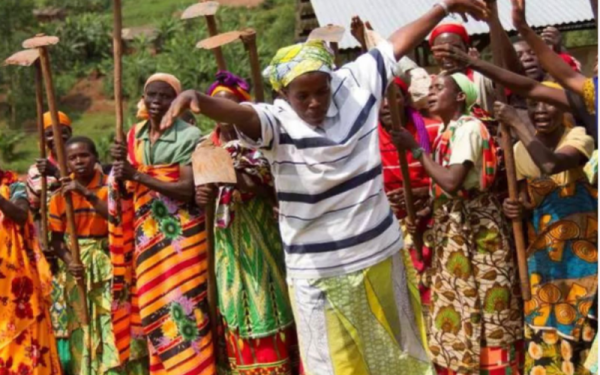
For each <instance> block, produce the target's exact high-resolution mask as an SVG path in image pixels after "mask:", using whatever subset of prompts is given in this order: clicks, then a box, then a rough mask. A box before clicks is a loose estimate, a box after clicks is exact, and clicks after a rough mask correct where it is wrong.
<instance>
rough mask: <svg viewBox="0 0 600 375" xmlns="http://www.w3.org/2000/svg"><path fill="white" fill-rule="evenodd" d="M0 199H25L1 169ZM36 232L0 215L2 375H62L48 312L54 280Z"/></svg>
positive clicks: (29, 225)
mask: <svg viewBox="0 0 600 375" xmlns="http://www.w3.org/2000/svg"><path fill="white" fill-rule="evenodd" d="M0 196H2V197H3V199H6V200H10V201H12V202H16V201H18V200H19V199H27V194H26V192H25V185H24V184H22V183H20V182H18V180H17V175H16V174H15V173H12V172H8V171H2V170H0ZM33 232H34V230H33V222H32V220H31V218H30V219H29V220H28V221H27V223H26V224H25V225H24V226H19V225H17V224H15V223H13V222H12V221H11V220H10V219H9V218H8V217H7V216H5V215H4V213H2V212H1V211H0V302H1V303H2V308H1V309H0V374H9V375H12V374H18V375H22V374H27V375H60V374H61V369H60V362H59V358H58V352H57V349H56V343H55V339H54V334H53V332H52V323H51V320H50V314H49V312H48V307H49V302H50V292H51V278H52V275H51V273H50V267H49V265H48V263H47V262H46V260H45V258H44V256H43V255H42V253H41V251H40V249H39V247H38V246H37V243H36V242H35V241H32V239H34V238H35V237H34V236H33Z"/></svg>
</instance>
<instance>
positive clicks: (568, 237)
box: [496, 83, 598, 374]
mask: <svg viewBox="0 0 600 375" xmlns="http://www.w3.org/2000/svg"><path fill="white" fill-rule="evenodd" d="M545 84H546V85H547V86H550V87H553V88H556V89H561V87H560V86H559V85H557V84H556V83H545ZM496 114H497V116H498V118H499V119H500V120H502V122H503V123H505V124H507V125H509V126H511V127H512V128H513V129H514V131H515V133H516V135H517V137H518V138H519V142H518V143H517V144H516V145H515V162H516V168H517V178H518V179H519V180H520V181H521V198H520V200H521V202H515V201H511V200H508V199H507V200H506V201H505V202H504V208H505V213H506V215H507V216H508V217H509V218H511V219H513V218H520V217H521V211H522V210H521V206H522V205H524V206H525V207H526V209H527V210H526V211H525V212H524V215H525V216H526V217H527V219H528V222H529V233H530V238H529V249H528V251H527V254H528V259H527V266H528V271H529V277H530V282H531V295H532V298H531V300H530V301H527V302H526V303H525V338H526V346H525V347H526V348H527V353H526V356H525V373H526V374H529V373H536V372H535V371H538V372H540V369H543V370H545V372H551V371H553V370H554V369H557V368H558V369H561V371H562V373H564V374H574V373H577V374H588V373H589V372H587V370H584V369H583V364H584V362H585V360H586V358H587V353H588V352H589V350H590V347H591V346H592V341H593V340H594V336H595V332H596V327H595V326H597V323H596V321H595V319H594V320H591V319H590V317H591V316H595V313H596V312H595V307H592V306H593V305H594V303H595V301H596V293H597V290H598V262H597V260H598V235H597V231H598V227H597V221H598V200H597V196H598V193H597V190H596V189H595V188H593V187H592V186H591V185H590V183H589V181H588V180H587V178H586V176H585V174H584V172H583V164H584V163H585V162H586V161H587V160H588V159H589V157H590V155H591V154H592V152H593V151H594V140H593V139H592V138H591V137H590V136H588V135H586V134H585V130H584V129H583V128H581V127H576V128H573V127H572V126H571V125H570V124H567V123H566V122H565V118H564V112H563V111H562V110H560V109H558V108H556V107H554V106H552V105H549V104H545V103H542V102H534V101H530V102H529V115H530V116H529V117H530V119H531V122H532V123H533V127H534V128H535V129H532V127H531V126H528V125H527V124H524V123H523V122H522V120H521V118H520V117H519V116H518V115H517V114H516V112H515V109H514V108H512V107H510V106H506V105H504V104H502V103H497V104H496ZM536 369H537V370H536ZM575 369H576V371H575Z"/></svg>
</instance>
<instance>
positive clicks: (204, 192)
mask: <svg viewBox="0 0 600 375" xmlns="http://www.w3.org/2000/svg"><path fill="white" fill-rule="evenodd" d="M217 192H218V188H217V185H215V184H206V185H200V186H196V195H195V200H196V204H197V205H198V206H200V207H206V206H207V205H208V203H210V202H211V201H214V200H215V198H216V197H217Z"/></svg>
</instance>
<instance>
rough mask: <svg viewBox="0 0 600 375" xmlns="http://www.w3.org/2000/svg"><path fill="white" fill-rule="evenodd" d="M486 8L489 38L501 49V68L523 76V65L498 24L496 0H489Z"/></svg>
mask: <svg viewBox="0 0 600 375" xmlns="http://www.w3.org/2000/svg"><path fill="white" fill-rule="evenodd" d="M488 7H489V8H490V18H489V20H488V25H489V27H490V38H491V43H492V45H500V46H501V47H502V48H501V49H502V60H503V67H504V68H505V69H508V70H510V71H511V72H515V73H518V74H521V75H523V74H524V73H525V72H524V69H523V64H521V60H519V56H518V55H517V51H515V48H514V47H513V45H512V43H511V41H510V38H509V37H508V34H507V33H506V31H504V27H503V26H502V23H500V18H499V16H498V3H497V1H496V0H491V1H489V2H488Z"/></svg>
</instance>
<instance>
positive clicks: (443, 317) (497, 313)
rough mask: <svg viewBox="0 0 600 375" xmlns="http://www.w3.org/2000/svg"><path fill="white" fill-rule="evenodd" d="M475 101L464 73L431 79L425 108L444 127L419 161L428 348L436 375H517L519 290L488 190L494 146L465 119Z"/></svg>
mask: <svg viewBox="0 0 600 375" xmlns="http://www.w3.org/2000/svg"><path fill="white" fill-rule="evenodd" d="M476 100H477V90H476V88H475V85H474V84H473V83H472V82H471V81H470V79H469V78H468V77H466V76H465V75H464V74H460V73H456V74H453V75H452V76H440V77H438V78H437V79H436V80H434V82H433V85H432V87H431V90H430V92H429V109H430V112H431V113H432V114H434V115H437V116H439V117H440V118H441V119H442V121H443V122H444V125H443V126H442V127H441V128H440V133H439V135H438V138H437V140H436V142H435V144H434V150H433V151H432V155H431V156H430V155H427V154H425V153H423V154H422V155H421V156H420V157H419V159H420V161H421V163H422V165H423V167H424V168H425V170H426V171H427V173H428V174H429V175H430V176H431V179H432V183H431V191H430V193H431V195H432V196H433V213H434V225H433V232H434V238H435V241H434V259H433V264H432V267H431V268H432V269H431V275H432V280H431V291H432V294H433V295H434V296H435V298H433V300H432V302H431V311H430V314H431V316H430V321H429V324H428V325H429V327H430V330H431V331H430V332H429V349H430V352H431V353H432V355H433V361H434V363H435V364H436V365H437V366H438V374H441V375H453V374H463V373H464V374H473V373H484V372H487V371H489V372H490V373H495V374H511V373H518V371H519V361H520V356H519V355H520V353H521V352H520V350H519V349H520V339H522V320H521V319H520V315H521V313H520V311H519V301H518V299H517V298H516V297H515V296H514V294H513V293H512V291H513V290H515V288H516V287H517V286H518V280H517V277H516V266H515V261H514V259H513V257H512V256H511V255H510V251H511V250H510V245H509V233H508V227H507V225H506V221H505V220H504V219H503V218H502V216H501V206H500V203H499V202H498V201H497V200H496V198H495V196H494V194H493V193H491V192H490V188H491V187H492V186H493V183H494V180H495V177H496V169H497V167H498V160H497V158H496V153H495V144H494V141H493V139H492V138H491V137H490V134H489V132H488V130H487V129H486V127H485V126H484V124H483V123H482V122H481V121H479V120H478V119H477V118H475V117H473V116H472V115H471V114H470V111H471V109H472V108H473V106H474V104H475V102H476ZM392 137H393V139H394V142H395V143H396V144H397V146H398V147H400V148H402V149H406V150H410V149H414V148H415V147H418V145H417V143H416V141H415V140H414V138H413V137H412V135H411V134H410V133H409V132H408V131H406V130H402V131H399V132H392ZM457 285H458V286H459V287H460V289H461V290H462V293H460V295H457V294H456V288H457ZM472 316H478V317H479V318H478V319H477V320H476V321H474V320H473V319H472V318H471V317H472ZM466 321H470V322H469V323H467V324H463V323H461V322H466ZM498 358H502V360H498Z"/></svg>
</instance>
